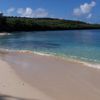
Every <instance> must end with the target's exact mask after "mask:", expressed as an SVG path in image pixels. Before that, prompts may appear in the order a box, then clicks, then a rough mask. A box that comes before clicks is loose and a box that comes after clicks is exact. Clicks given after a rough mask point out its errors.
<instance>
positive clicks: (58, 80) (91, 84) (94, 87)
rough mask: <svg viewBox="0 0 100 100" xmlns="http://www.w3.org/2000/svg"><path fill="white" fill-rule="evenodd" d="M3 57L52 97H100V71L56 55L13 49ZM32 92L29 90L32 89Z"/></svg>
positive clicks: (77, 99) (80, 99)
mask: <svg viewBox="0 0 100 100" xmlns="http://www.w3.org/2000/svg"><path fill="white" fill-rule="evenodd" d="M2 59H3V60H4V61H6V62H8V63H9V64H10V65H11V66H12V68H13V69H14V70H15V71H16V73H17V75H19V76H20V78H21V79H22V80H24V81H26V82H27V83H28V84H30V85H31V86H32V87H35V88H36V89H38V90H40V91H42V92H43V93H44V94H45V95H47V96H49V97H51V98H52V100H100V70H99V69H94V68H89V67H87V66H85V65H83V64H81V63H77V62H72V61H67V60H64V59H61V58H57V57H51V56H43V55H37V54H30V53H21V52H20V53H19V52H15V53H14V52H13V53H8V54H5V55H4V56H3V57H2ZM29 94H30V92H29Z"/></svg>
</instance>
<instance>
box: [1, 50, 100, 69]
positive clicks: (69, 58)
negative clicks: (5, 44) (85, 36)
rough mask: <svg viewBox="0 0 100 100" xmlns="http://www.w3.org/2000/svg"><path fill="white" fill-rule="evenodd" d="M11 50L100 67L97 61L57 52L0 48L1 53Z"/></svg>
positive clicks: (11, 51) (10, 51)
mask: <svg viewBox="0 0 100 100" xmlns="http://www.w3.org/2000/svg"><path fill="white" fill-rule="evenodd" d="M13 52H14V53H27V54H36V55H40V56H50V57H55V58H60V59H63V60H67V61H70V62H75V63H79V64H82V65H85V66H87V67H91V68H95V69H100V64H99V63H94V62H88V61H82V60H81V59H78V58H76V57H67V56H60V55H57V54H52V53H44V52H37V51H31V50H12V49H3V48H0V53H3V54H5V53H13Z"/></svg>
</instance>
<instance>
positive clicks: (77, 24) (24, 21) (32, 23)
mask: <svg viewBox="0 0 100 100" xmlns="http://www.w3.org/2000/svg"><path fill="white" fill-rule="evenodd" d="M72 29H100V25H99V24H89V23H85V22H81V21H72V20H64V19H54V18H25V17H13V16H10V17H7V16H2V17H0V31H40V30H72Z"/></svg>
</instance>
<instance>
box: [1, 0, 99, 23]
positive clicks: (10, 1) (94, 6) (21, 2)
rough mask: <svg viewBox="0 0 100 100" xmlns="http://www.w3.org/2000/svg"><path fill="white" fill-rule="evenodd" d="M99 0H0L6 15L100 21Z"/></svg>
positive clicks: (2, 10)
mask: <svg viewBox="0 0 100 100" xmlns="http://www.w3.org/2000/svg"><path fill="white" fill-rule="evenodd" d="M99 9H100V0H0V12H3V13H4V15H6V16H20V17H32V18H33V17H35V18H37V17H51V18H60V19H70V20H81V21H86V22H91V23H100V11H99Z"/></svg>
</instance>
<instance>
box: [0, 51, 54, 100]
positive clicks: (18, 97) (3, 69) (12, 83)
mask: <svg viewBox="0 0 100 100" xmlns="http://www.w3.org/2000/svg"><path fill="white" fill-rule="evenodd" d="M1 55H3V53H2V54H1ZM1 55H0V57H1ZM0 100H52V99H50V98H49V97H48V96H46V95H45V94H44V93H43V92H41V91H40V90H38V89H37V88H35V87H33V86H31V85H29V84H27V82H25V81H23V80H22V79H21V78H20V77H19V76H18V75H17V74H16V73H15V71H14V69H13V66H12V67H11V66H10V65H9V64H8V63H7V62H5V61H3V60H0Z"/></svg>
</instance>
